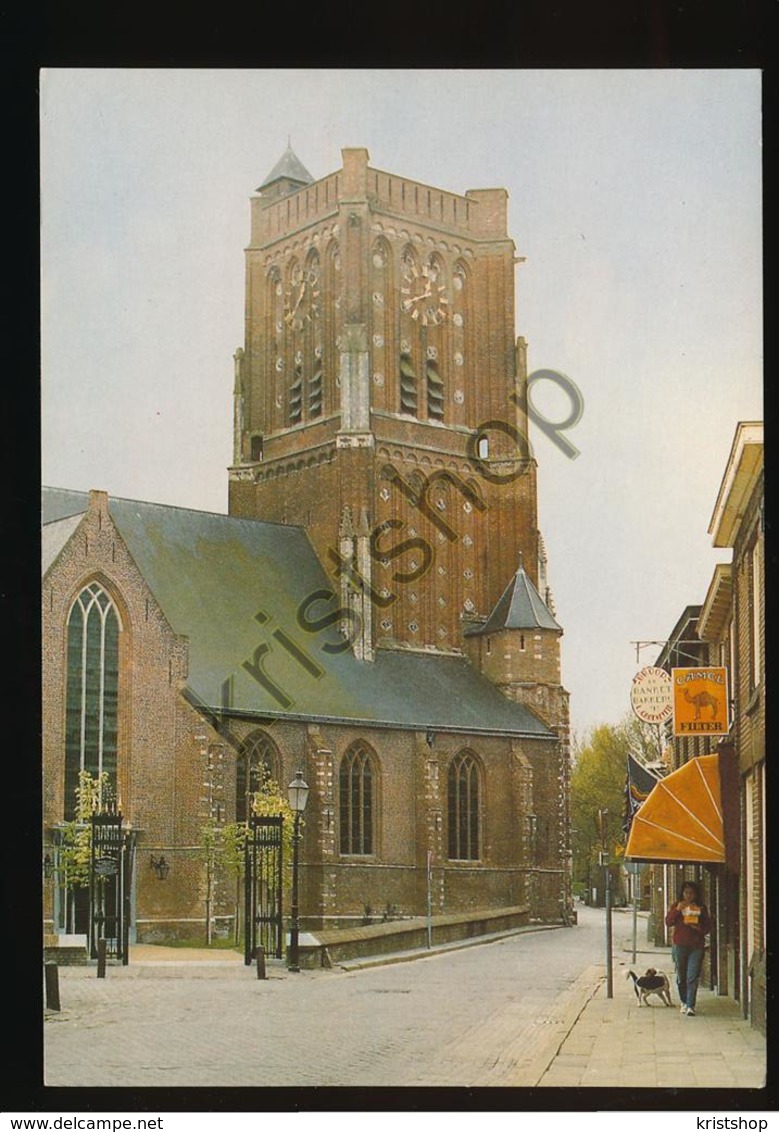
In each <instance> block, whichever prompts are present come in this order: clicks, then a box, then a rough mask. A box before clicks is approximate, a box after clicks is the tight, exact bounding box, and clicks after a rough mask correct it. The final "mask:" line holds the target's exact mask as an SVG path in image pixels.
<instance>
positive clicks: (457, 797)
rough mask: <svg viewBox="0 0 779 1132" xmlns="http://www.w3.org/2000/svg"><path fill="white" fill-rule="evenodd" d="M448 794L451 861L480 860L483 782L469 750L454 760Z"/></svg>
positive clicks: (451, 766) (450, 768)
mask: <svg viewBox="0 0 779 1132" xmlns="http://www.w3.org/2000/svg"><path fill="white" fill-rule="evenodd" d="M447 792H448V798H447V801H448V807H447V813H448V819H449V820H448V826H449V830H448V832H449V845H448V848H449V859H450V860H452V861H477V860H478V859H479V856H480V852H479V848H480V847H479V832H480V831H479V819H480V811H479V806H480V795H481V782H480V772H479V764H478V763H477V761H476V759H475V758H474V756H473V755H472V754H471V752H470V751H462V752H460V754H458V755H455V757H454V758H453V759H452V762H451V763H450V765H449V776H448V784H447Z"/></svg>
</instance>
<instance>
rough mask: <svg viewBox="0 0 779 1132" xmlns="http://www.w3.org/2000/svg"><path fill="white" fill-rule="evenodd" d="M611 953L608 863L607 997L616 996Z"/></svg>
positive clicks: (607, 867)
mask: <svg viewBox="0 0 779 1132" xmlns="http://www.w3.org/2000/svg"><path fill="white" fill-rule="evenodd" d="M613 966H614V964H613V960H612V955H611V868H610V866H609V865H608V864H607V865H606V998H613V997H614V978H613V976H614V971H613Z"/></svg>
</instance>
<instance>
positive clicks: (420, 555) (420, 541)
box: [229, 148, 542, 660]
mask: <svg viewBox="0 0 779 1132" xmlns="http://www.w3.org/2000/svg"><path fill="white" fill-rule="evenodd" d="M342 157H343V166H342V168H341V169H340V170H338V171H337V172H335V173H332V174H330V175H329V176H326V177H324V178H323V179H321V180H319V181H314V180H313V178H312V177H311V175H310V174H309V173H308V171H307V170H306V169H305V168H304V167H303V165H302V164H301V163H300V161H299V160H298V158H297V157H296V156H295V154H294V153H293V151H292V150H291V148H288V149H287V151H286V153H285V154H284V155H283V156H282V158H281V160H280V161H279V163H278V164H277V165H276V167H275V168H274V169H273V171H272V172H271V173H270V174H269V176H268V178H267V179H266V180H265V181H264V182H263V184H262V185H260V187H259V189H258V190H257V195H256V196H255V197H253V198H252V202H251V206H252V221H251V240H250V244H249V247H248V248H247V250H246V338H245V345H244V348H243V349H239V350H238V351H237V352H236V356H235V443H234V457H233V466H232V467H231V468H230V473H229V475H230V493H229V509H230V514H231V515H234V516H238V517H251V518H261V519H266V520H275V521H278V522H281V523H292V524H298V525H301V526H303V527H304V528H305V529H306V530H307V531H308V534H309V536H310V538H311V540H312V542H313V544H314V547H315V549H316V551H317V554H318V555H319V558H320V560H321V561H322V563H323V564H324V566H325V568H326V570H327V571H328V574H329V575H330V577H331V578H332V580H333V602H334V603H337V604H338V606H339V607H340V610H341V616H342V623H343V626H344V628H345V629H348V630H349V632H350V635H351V636H352V639H353V644H354V648H355V652H356V654H357V655H358V656H359V657H361V658H363V659H366V660H370V659H372V657H373V656H374V651H375V649H376V648H377V647H381V648H410V649H421V650H425V651H431V652H444V653H447V652H449V653H451V652H460V651H462V650H463V649H464V636H463V631H464V627H465V628H467V627H468V625H474V624H476V625H478V624H480V623H483V622H484V621H485V619H486V618H487V617H488V616H489V615H490V613H491V611H492V610H493V609H494V607H495V606H496V603H497V602H498V601H499V599H500V597H501V595H502V593H503V592H504V590H505V588H506V585H507V583H508V582H509V581H510V580H511V578H512V577H513V576H514V574H515V572H516V567H517V562H518V561H519V559H520V555H522V561H523V562H524V571H525V572H526V574H527V577H528V578H529V580H530V582H531V583H532V584H539V554H540V553H542V549H541V547H540V544H539V534H538V530H537V514H536V470H535V463H534V461H533V460H532V459H530V457H529V451H528V448H527V444H526V442H525V437H526V436H527V422H526V404H527V401H526V346H525V342H524V339H522V338H518V339H517V338H515V333H514V273H515V264H516V263H517V262H518V259H517V256H516V254H515V245H514V242H513V240H512V239H511V238H510V236H509V234H508V229H507V193H506V191H505V190H504V189H471V190H468V191H467V192H466V193H465V195H463V196H460V195H458V194H455V193H451V192H447V191H444V190H442V189H436V188H432V187H430V186H428V185H423V184H420V183H418V182H415V181H411V180H408V179H407V178H405V177H401V176H396V175H395V174H391V173H386V172H382V171H380V170H378V169H375V168H373V167H372V166H370V165H369V156H368V152H367V150H365V149H345V150H343V151H342ZM333 608H335V605H334V607H333Z"/></svg>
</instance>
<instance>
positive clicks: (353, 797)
mask: <svg viewBox="0 0 779 1132" xmlns="http://www.w3.org/2000/svg"><path fill="white" fill-rule="evenodd" d="M376 787H377V771H376V763H375V758H374V756H373V753H372V751H371V750H370V748H369V747H368V746H367V744H365V743H356V744H354V746H352V747H351V748H350V749H349V750H348V751H347V752H346V754H345V755H344V757H343V759H342V761H341V769H340V771H339V824H340V830H341V839H340V844H341V853H342V854H344V855H347V856H357V857H366V856H370V855H371V854H373V853H375V852H376V847H375V812H376Z"/></svg>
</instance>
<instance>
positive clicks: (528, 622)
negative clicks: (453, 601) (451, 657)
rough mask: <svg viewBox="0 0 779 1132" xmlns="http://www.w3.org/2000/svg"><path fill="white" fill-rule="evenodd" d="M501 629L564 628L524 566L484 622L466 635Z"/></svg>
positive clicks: (560, 631)
mask: <svg viewBox="0 0 779 1132" xmlns="http://www.w3.org/2000/svg"><path fill="white" fill-rule="evenodd" d="M502 629H554V630H556V631H557V632H558V633H562V631H563V630H562V628H561V626H560V625H558V623H557V622H556V621H555V619H554V617H553V616H552V614H551V613H550V612H549V608H548V606H547V605H546V603H545V602H544V600H543V598H542V597H541V595H540V593H539V592H538V590H537V589H536V587H535V586H534V585H533V583H532V581H531V580H530V578H529V577H528V576H527V574H526V573H525V570H524V568H523V567H522V566H520V567H519V569H518V570H517V572H516V574H515V575H514V577H513V578H512V579H511V581H510V582H509V584H508V585H507V586H506V588H505V590H504V591H503V593H502V594H501V596H500V599H499V600H498V603H497V605H496V606H495V608H494V609H493V611H492V613H491V614H490V615H489V617H488V618H487V620H486V621H485V622H484V624H483V625H478V626H477V627H475V628H473V629H468V630H467V631H466V632H467V636H469V637H476V636H479V635H480V634H482V633H499V632H500V631H501V630H502Z"/></svg>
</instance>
